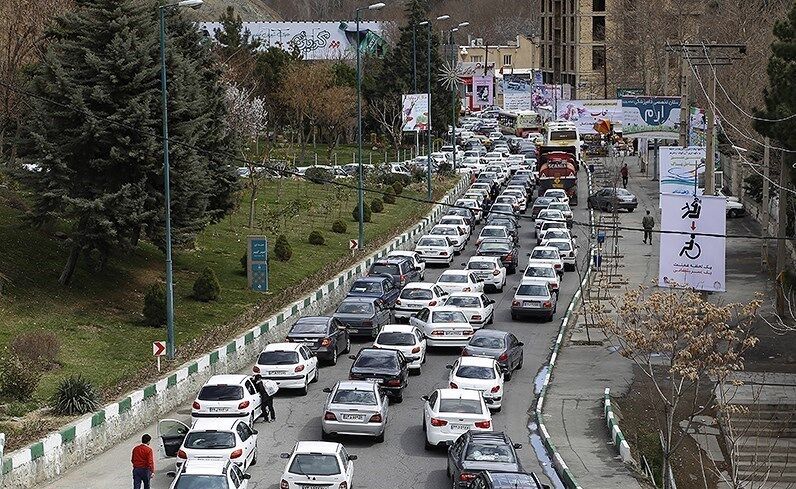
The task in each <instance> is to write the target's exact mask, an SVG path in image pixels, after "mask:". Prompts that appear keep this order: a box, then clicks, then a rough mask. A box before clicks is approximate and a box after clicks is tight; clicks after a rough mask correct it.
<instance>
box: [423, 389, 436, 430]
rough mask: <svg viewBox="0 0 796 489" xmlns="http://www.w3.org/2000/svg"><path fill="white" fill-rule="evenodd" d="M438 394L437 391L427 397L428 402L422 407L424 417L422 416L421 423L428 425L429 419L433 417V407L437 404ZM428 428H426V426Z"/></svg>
mask: <svg viewBox="0 0 796 489" xmlns="http://www.w3.org/2000/svg"><path fill="white" fill-rule="evenodd" d="M438 396H439V394H438V393H437V391H434V392H432V393H431V395H430V396H428V401H426V405H425V406H423V410H424V411H425V415H424V416H423V423H430V422H431V418H433V417H434V405H435V404H436V403H437V397H438ZM426 428H428V426H426Z"/></svg>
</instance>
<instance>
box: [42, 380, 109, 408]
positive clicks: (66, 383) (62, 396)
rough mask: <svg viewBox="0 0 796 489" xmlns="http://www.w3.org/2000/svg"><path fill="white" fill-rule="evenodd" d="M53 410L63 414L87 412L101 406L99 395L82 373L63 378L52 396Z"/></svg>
mask: <svg viewBox="0 0 796 489" xmlns="http://www.w3.org/2000/svg"><path fill="white" fill-rule="evenodd" d="M52 407H53V410H54V411H55V412H56V413H58V414H61V415H65V416H68V415H75V414H86V413H90V412H92V411H94V410H95V409H97V408H98V407H99V395H98V394H97V391H96V389H94V386H93V385H92V384H91V382H89V381H88V380H87V379H86V378H84V377H83V376H82V375H79V374H78V375H72V376H70V377H68V378H66V379H63V380H61V383H60V384H58V389H57V390H56V391H55V394H53V397H52Z"/></svg>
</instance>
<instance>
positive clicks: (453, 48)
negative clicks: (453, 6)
mask: <svg viewBox="0 0 796 489" xmlns="http://www.w3.org/2000/svg"><path fill="white" fill-rule="evenodd" d="M468 25H470V23H469V22H459V25H457V26H456V27H454V28H453V29H451V30H450V42H451V70H452V71H453V73H456V56H457V49H456V43H455V42H454V38H453V34H454V33H455V32H457V31H458V30H459V29H460V28H462V27H467V26H468ZM458 91H459V84H458V82H455V83H454V84H453V90H452V91H451V102H452V103H451V145H452V146H453V171H454V172H455V171H456V93H457V92H458Z"/></svg>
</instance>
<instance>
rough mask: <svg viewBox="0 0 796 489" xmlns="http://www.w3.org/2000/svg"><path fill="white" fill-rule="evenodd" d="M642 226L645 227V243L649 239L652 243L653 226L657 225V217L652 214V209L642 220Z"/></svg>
mask: <svg viewBox="0 0 796 489" xmlns="http://www.w3.org/2000/svg"><path fill="white" fill-rule="evenodd" d="M641 227H643V228H644V243H646V242H647V240H648V239H649V242H650V244H652V228H654V227H655V218H654V217H652V216H651V215H650V211H647V215H646V216H644V218H643V219H642V220H641Z"/></svg>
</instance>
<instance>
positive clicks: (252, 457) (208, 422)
mask: <svg viewBox="0 0 796 489" xmlns="http://www.w3.org/2000/svg"><path fill="white" fill-rule="evenodd" d="M157 433H158V441H159V443H160V445H159V447H158V448H159V454H162V455H165V456H166V457H167V458H171V457H175V460H176V462H177V464H178V465H180V464H183V463H185V462H186V461H189V462H191V461H194V460H203V461H206V460H214V461H218V462H226V461H227V460H231V461H232V462H233V463H234V464H235V465H237V466H238V467H240V468H241V470H244V471H245V470H246V469H247V468H249V466H250V465H255V464H256V463H257V430H254V429H252V428H251V427H250V426H249V424H248V423H247V422H246V420H244V419H238V418H198V419H194V420H193V422H192V423H191V426H190V427H188V425H186V424H185V423H183V422H181V421H178V420H176V419H161V420H160V421H159V422H158V427H157ZM173 433H181V435H178V436H174V435H172V434H173ZM180 440H181V442H180V445H177V446H178V447H179V448H178V450H177V453H176V454H173V451H172V450H169V453H166V447H173V446H174V445H175V444H176V442H179V441H180Z"/></svg>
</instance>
